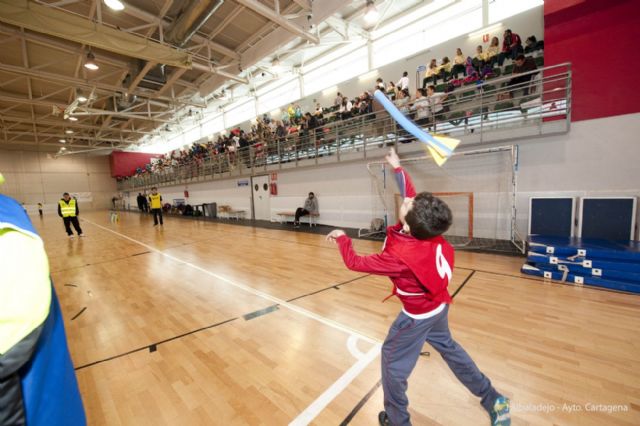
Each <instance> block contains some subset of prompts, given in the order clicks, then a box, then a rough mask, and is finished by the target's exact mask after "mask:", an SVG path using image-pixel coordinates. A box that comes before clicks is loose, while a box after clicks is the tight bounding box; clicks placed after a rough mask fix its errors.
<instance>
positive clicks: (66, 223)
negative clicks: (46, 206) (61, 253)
mask: <svg viewBox="0 0 640 426" xmlns="http://www.w3.org/2000/svg"><path fill="white" fill-rule="evenodd" d="M62 221H63V222H64V229H65V230H66V231H67V235H73V232H72V231H71V224H73V227H74V228H75V229H76V232H77V233H78V235H82V229H81V228H80V222H78V218H77V217H76V216H69V217H63V218H62Z"/></svg>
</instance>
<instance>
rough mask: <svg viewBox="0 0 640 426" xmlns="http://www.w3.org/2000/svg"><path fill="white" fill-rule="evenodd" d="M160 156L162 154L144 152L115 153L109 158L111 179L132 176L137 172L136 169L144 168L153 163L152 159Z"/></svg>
mask: <svg viewBox="0 0 640 426" xmlns="http://www.w3.org/2000/svg"><path fill="white" fill-rule="evenodd" d="M160 156H161V155H160V154H147V153H142V152H122V151H113V152H112V153H111V155H110V156H109V164H110V165H111V177H118V176H131V175H133V174H134V173H135V172H136V167H144V166H145V165H146V164H149V163H150V162H151V159H152V158H158V157H160Z"/></svg>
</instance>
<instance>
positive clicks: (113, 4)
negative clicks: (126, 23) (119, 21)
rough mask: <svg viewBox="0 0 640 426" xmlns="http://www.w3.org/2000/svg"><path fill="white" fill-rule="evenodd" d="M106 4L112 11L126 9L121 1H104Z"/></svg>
mask: <svg viewBox="0 0 640 426" xmlns="http://www.w3.org/2000/svg"><path fill="white" fill-rule="evenodd" d="M104 4H106V5H107V6H108V7H109V9H111V10H122V9H124V3H122V2H121V1H120V0H104Z"/></svg>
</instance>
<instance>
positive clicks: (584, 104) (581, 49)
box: [544, 0, 640, 121]
mask: <svg viewBox="0 0 640 426" xmlns="http://www.w3.org/2000/svg"><path fill="white" fill-rule="evenodd" d="M638 52H640V2H639V1H638V0H546V1H545V2H544V62H545V64H547V65H553V64H558V63H562V62H571V64H572V66H571V69H572V76H573V83H572V99H573V111H572V121H579V120H588V119H593V118H601V117H610V116H614V115H622V114H630V113H634V112H640V100H639V99H638V94H639V92H640V90H638V87H640V54H639V53H638Z"/></svg>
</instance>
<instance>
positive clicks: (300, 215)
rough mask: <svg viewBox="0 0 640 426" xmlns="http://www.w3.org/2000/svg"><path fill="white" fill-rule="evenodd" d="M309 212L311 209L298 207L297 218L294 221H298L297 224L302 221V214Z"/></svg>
mask: <svg viewBox="0 0 640 426" xmlns="http://www.w3.org/2000/svg"><path fill="white" fill-rule="evenodd" d="M308 214H309V210H307V209H304V208H302V207H298V209H297V210H296V219H295V221H294V222H293V223H296V224H297V223H300V218H301V217H302V216H306V215H308Z"/></svg>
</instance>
